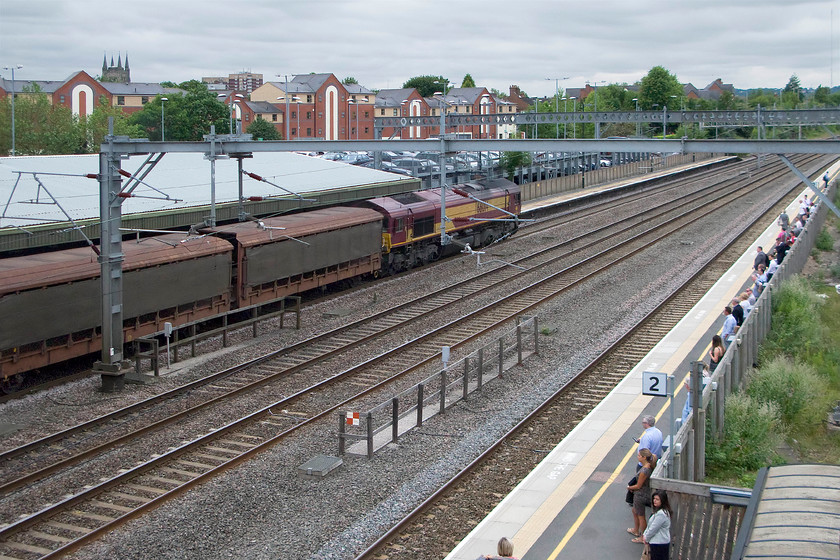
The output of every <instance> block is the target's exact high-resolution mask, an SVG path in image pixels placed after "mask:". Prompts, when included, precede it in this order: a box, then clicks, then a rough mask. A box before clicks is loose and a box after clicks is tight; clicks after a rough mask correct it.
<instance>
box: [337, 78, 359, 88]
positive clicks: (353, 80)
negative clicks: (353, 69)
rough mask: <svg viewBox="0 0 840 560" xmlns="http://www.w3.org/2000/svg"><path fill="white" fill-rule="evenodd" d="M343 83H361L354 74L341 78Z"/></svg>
mask: <svg viewBox="0 0 840 560" xmlns="http://www.w3.org/2000/svg"><path fill="white" fill-rule="evenodd" d="M341 83H342V84H344V85H345V86H346V85H347V84H358V83H359V80H357V79H356V78H354V77H353V76H347V77H346V78H344V79H343V80H341Z"/></svg>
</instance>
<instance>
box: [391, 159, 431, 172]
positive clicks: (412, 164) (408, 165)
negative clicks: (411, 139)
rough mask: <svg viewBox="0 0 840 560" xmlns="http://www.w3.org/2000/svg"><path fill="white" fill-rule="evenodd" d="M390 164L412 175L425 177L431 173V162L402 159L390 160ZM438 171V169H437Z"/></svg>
mask: <svg viewBox="0 0 840 560" xmlns="http://www.w3.org/2000/svg"><path fill="white" fill-rule="evenodd" d="M391 163H392V164H394V165H396V166H397V167H400V168H402V169H407V170H408V171H410V172H411V174H412V175H414V176H417V175H427V174H429V173H431V172H433V167H432V162H430V161H429V160H427V159H417V158H411V157H402V158H397V159H392V160H391ZM438 169H439V168H438Z"/></svg>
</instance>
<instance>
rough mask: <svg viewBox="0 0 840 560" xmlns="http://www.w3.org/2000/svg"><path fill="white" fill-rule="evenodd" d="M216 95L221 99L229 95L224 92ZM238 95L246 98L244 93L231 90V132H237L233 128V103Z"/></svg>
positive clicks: (240, 97)
mask: <svg viewBox="0 0 840 560" xmlns="http://www.w3.org/2000/svg"><path fill="white" fill-rule="evenodd" d="M216 97H218V98H220V99H221V98H224V97H227V95H226V94H224V93H219V94H217V95H216ZM237 97H238V98H239V99H245V96H244V95H241V94H238V93H233V92H231V94H230V133H231V134H236V131H235V130H234V129H233V103H234V101H236V99H235V98H237Z"/></svg>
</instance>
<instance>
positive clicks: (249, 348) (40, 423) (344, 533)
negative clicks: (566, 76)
mask: <svg viewBox="0 0 840 560" xmlns="http://www.w3.org/2000/svg"><path fill="white" fill-rule="evenodd" d="M765 194H766V195H767V199H771V198H774V197H773V195H772V193H768V192H767V191H765ZM759 202H761V201H759V200H755V203H754V204H734V205H730V206H729V207H727V208H726V209H724V210H722V211H721V212H719V213H717V214H716V215H714V216H710V217H708V218H706V219H704V220H703V223H697V224H694V225H693V226H691V227H689V228H687V229H686V230H685V232H684V233H683V234H682V235H681V236H679V238H678V239H674V240H669V241H666V242H662V243H659V244H658V245H657V246H656V247H655V248H654V249H653V250H652V251H648V252H646V253H642V254H639V255H636V256H633V257H630V258H627V259H624V260H623V261H621V262H617V263H616V264H615V265H614V267H613V270H612V271H611V273H610V274H609V275H608V276H607V277H606V278H601V279H600V280H598V281H597V283H589V284H585V285H582V286H580V287H577V288H575V289H573V290H571V291H570V292H569V293H567V294H566V295H565V296H563V297H560V298H557V299H556V300H554V301H553V302H552V303H551V304H550V305H546V306H543V308H542V309H540V310H539V316H540V321H541V323H542V324H543V325H546V326H549V327H553V328H555V329H556V330H555V331H554V332H553V333H552V334H551V335H549V336H544V337H543V339H542V341H541V355H540V356H538V357H532V358H530V359H529V360H528V361H527V362H526V363H525V365H524V367H521V368H514V369H513V370H512V371H511V372H510V374H508V375H506V376H505V378H504V379H502V380H498V379H497V380H495V381H493V382H492V383H491V384H489V385H487V386H485V389H484V391H483V392H482V393H481V394H480V395H476V396H471V397H470V399H469V400H468V401H466V402H462V403H460V404H459V405H457V406H455V407H454V408H453V409H452V411H451V413H450V412H447V414H446V415H445V416H442V417H441V416H437V417H435V418H434V419H433V421H430V422H428V423H426V424H424V426H423V428H422V429H418V430H414V431H412V432H410V433H409V434H407V435H405V436H404V437H403V438H401V440H400V443H399V444H398V445H391V446H388V447H387V448H385V449H383V450H381V451H379V452H378V453H377V454H376V456H375V457H374V458H373V459H372V460H367V459H365V458H358V457H351V456H345V457H344V466H343V467H341V468H339V469H337V470H336V471H333V473H331V474H330V475H329V476H327V477H325V478H323V479H315V478H308V477H304V476H302V475H300V474H299V473H298V470H297V467H298V466H299V465H301V464H302V463H304V462H305V461H307V460H309V459H310V458H312V457H313V456H315V455H317V454H328V455H335V454H336V448H337V441H336V437H335V425H334V421H329V422H322V423H320V424H318V425H316V426H314V427H313V428H311V429H309V430H306V434H305V435H304V436H303V438H301V440H300V441H301V444H300V445H299V446H297V447H295V448H293V449H290V448H282V449H281V448H278V449H276V450H273V451H269V452H266V453H263V454H262V455H260V456H258V457H257V458H256V459H255V460H253V461H250V462H248V463H247V464H245V465H242V466H240V467H238V468H236V469H233V470H231V471H229V472H227V473H226V474H224V475H222V476H219V477H217V478H216V479H214V480H212V481H210V482H208V483H206V484H204V485H202V486H200V487H198V488H195V489H193V490H191V491H189V492H187V493H186V494H185V495H184V496H183V497H182V498H180V499H178V500H176V501H173V502H170V503H167V504H164V505H163V506H161V507H160V508H158V509H156V510H155V511H153V512H151V513H150V514H148V515H146V516H143V517H142V518H140V519H137V520H134V521H132V522H130V523H128V524H126V525H125V526H123V527H122V528H120V529H118V530H116V531H114V532H113V533H111V534H109V535H107V536H105V537H104V538H102V539H101V540H100V541H98V542H96V543H94V544H92V545H89V546H87V547H85V548H84V549H83V550H81V551H78V552H77V553H75V554H74V555H72V558H76V559H80V560H81V559H85V560H86V559H93V558H106V557H110V558H121V559H122V558H124V559H134V558H137V559H140V558H178V559H187V558H202V559H204V558H251V559H258V558H259V559H262V558H265V559H273V558H292V557H293V558H313V559H336V560H338V559H348V558H353V557H354V556H355V555H356V554H358V553H359V552H361V551H362V550H364V548H366V547H367V546H368V545H369V544H370V543H371V542H372V541H373V540H375V539H376V538H377V537H378V536H379V535H380V534H381V533H382V532H383V531H384V530H385V529H387V528H389V527H390V526H391V525H392V524H393V523H394V522H395V521H396V520H398V519H399V518H401V517H402V516H404V515H405V514H406V513H407V512H409V511H410V510H412V509H413V508H414V507H415V506H416V505H417V503H419V502H420V501H421V500H422V499H424V498H425V496H426V495H428V494H429V493H430V492H432V491H434V490H436V489H437V488H438V487H439V486H440V484H441V483H442V482H443V481H445V480H447V479H448V478H450V477H451V476H452V475H453V474H455V473H456V472H457V471H458V470H460V469H461V468H462V467H463V466H464V465H466V464H467V463H468V462H470V461H471V460H472V459H473V458H474V457H475V456H476V455H478V454H479V453H480V452H481V451H483V450H484V448H485V447H486V446H487V445H488V444H489V443H490V442H492V441H494V440H495V439H497V437H498V436H500V435H501V434H502V433H504V432H505V431H507V430H508V429H509V428H510V426H512V425H513V424H515V423H516V422H517V421H518V420H519V419H521V418H522V417H523V416H525V415H526V414H527V413H528V412H530V410H533V408H534V407H535V406H536V404H538V403H540V402H542V400H544V398H545V397H546V396H547V395H549V394H551V393H553V392H554V391H555V390H557V388H559V387H560V386H561V385H562V384H563V383H565V382H566V380H568V378H569V377H570V376H571V375H572V374H573V373H575V372H577V371H579V370H580V369H581V368H582V367H583V365H584V364H585V363H588V362H589V361H590V360H591V359H592V358H594V357H595V356H596V355H597V354H599V353H600V352H601V350H602V349H603V348H604V347H606V345H608V344H609V343H611V342H613V341H614V340H616V339H617V338H619V337H620V336H621V335H622V334H623V333H624V332H625V331H626V330H627V329H628V328H629V327H630V326H631V325H632V324H634V323H635V322H636V321H637V320H638V319H640V318H641V317H642V316H643V315H645V314H646V313H647V312H648V311H649V310H650V309H651V308H652V307H653V306H654V305H656V304H657V303H659V302H660V301H662V300H663V299H664V298H665V297H666V296H667V295H668V294H670V293H671V292H672V291H673V290H674V289H675V288H676V286H678V285H679V284H681V283H682V282H683V281H684V280H685V278H687V277H689V276H690V275H691V273H692V271H693V270H694V269H695V268H696V267H697V266H698V264H699V263H700V262H702V261H703V260H704V259H705V258H706V256H707V255H708V254H710V253H711V252H714V251H716V250H717V248H718V247H720V246H721V245H723V244H725V243H726V242H728V241H729V239H730V237H731V236H732V234H731V233H730V229H731V228H730V224H732V223H737V222H739V221H744V220H746V219H747V218H748V217H749V216H752V215H755V214H757V213H759V212H760V211H761V209H762V207H763V206H764V204H759ZM589 225H591V226H595V225H596V224H594V223H593V224H589ZM559 235H562V233H561V234H559ZM522 244H533V240H528V241H524V240H523V241H521V242H519V241H517V239H516V238H515V237H514V239H512V240H511V241H510V242H508V243H506V244H504V245H502V246H499V247H498V248H496V249H494V252H495V253H496V254H498V255H506V256H511V255H513V254H515V253H517V252H519V251H521V250H524V249H523V247H522V246H521V245H522ZM502 258H505V257H502ZM474 273H475V261H474V259H471V258H469V257H460V258H455V259H451V260H450V261H447V262H445V263H441V264H440V265H438V266H435V267H430V268H428V269H426V270H423V271H418V272H417V273H414V274H411V275H407V276H405V277H402V278H399V279H394V280H392V281H389V282H384V283H381V284H377V285H375V286H371V287H369V288H366V289H363V290H360V291H358V292H355V293H354V294H352V295H351V296H348V297H344V298H338V299H336V300H335V301H333V302H330V303H328V304H324V305H322V306H316V307H313V308H310V309H308V310H307V311H306V312H305V316H304V318H303V325H304V328H303V329H301V331H292V330H283V331H276V332H271V333H270V334H268V335H265V336H263V337H261V338H259V339H257V340H256V341H251V340H248V341H247V342H245V343H243V344H242V345H241V346H240V347H238V348H235V349H228V351H225V352H221V351H220V352H217V353H215V354H209V355H206V356H204V357H202V358H200V359H195V360H188V361H185V362H182V363H181V364H179V367H178V369H177V374H170V375H169V376H167V377H166V378H163V380H162V381H161V382H160V383H159V384H156V385H151V386H128V388H127V391H126V392H125V393H123V394H120V395H103V394H100V393H97V392H96V388H97V387H98V385H99V380H98V379H88V380H84V381H80V382H76V383H73V384H71V385H68V386H64V387H60V388H57V389H55V390H52V391H49V392H47V393H45V394H39V395H35V396H32V397H29V398H26V399H23V400H21V401H15V402H11V403H8V404H6V405H5V406H3V407H2V409H0V421H9V420H10V419H12V418H14V419H15V422H16V423H19V424H28V425H27V426H26V427H24V428H23V429H22V430H21V431H20V432H19V433H18V434H17V435H13V436H10V437H6V438H3V440H2V445H3V446H4V447H6V446H9V447H10V446H13V445H14V442H15V441H16V440H18V439H29V438H30V437H31V435H32V434H33V433H37V432H38V431H39V430H44V431H46V432H50V431H54V430H55V429H56V427H58V426H63V425H68V424H70V423H72V422H77V421H79V420H80V419H83V418H87V417H90V415H91V412H92V411H94V410H95V411H96V413H97V414H99V413H102V412H103V411H104V409H113V408H117V407H119V406H124V405H125V404H128V403H129V402H134V400H136V399H137V398H138V397H140V396H144V395H149V394H152V393H155V392H159V391H162V390H163V389H164V388H167V387H170V386H173V385H175V384H180V383H183V382H185V381H187V380H189V379H192V378H194V377H198V376H201V375H203V374H205V373H206V371H208V370H212V369H218V368H221V367H225V366H226V365H228V366H229V365H233V364H234V363H237V362H238V361H239V359H241V357H242V356H244V355H250V356H253V355H255V354H259V353H262V352H267V351H269V350H270V349H275V348H277V347H278V346H281V345H285V344H288V343H290V342H292V341H295V340H299V339H301V338H303V337H305V336H307V335H308V334H311V333H314V332H316V331H317V332H322V331H323V330H325V329H327V328H330V326H333V325H337V324H338V323H340V322H341V321H343V320H345V319H342V318H330V317H329V316H328V315H327V313H328V312H330V311H333V310H335V309H336V308H341V309H345V310H347V311H348V312H349V314H350V316H351V317H355V316H361V315H363V314H366V313H371V312H373V311H376V310H378V309H381V308H383V307H387V306H390V305H391V303H392V302H393V301H396V300H400V301H401V300H403V299H405V298H407V297H408V295H409V294H410V293H412V292H414V293H416V292H417V291H422V290H424V289H427V288H428V287H431V286H434V285H437V283H439V282H440V279H441V278H444V279H446V280H447V281H452V280H454V279H457V278H465V277H469V276H471V275H472V274H474ZM243 338H244V337H243ZM456 358H457V356H456ZM523 452H526V451H523ZM535 452H538V451H535ZM478 521H479V520H478V519H475V520H453V522H458V523H476V522H478Z"/></svg>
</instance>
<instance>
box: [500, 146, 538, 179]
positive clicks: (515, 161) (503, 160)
mask: <svg viewBox="0 0 840 560" xmlns="http://www.w3.org/2000/svg"><path fill="white" fill-rule="evenodd" d="M530 163H531V153H530V152H502V154H501V156H499V166H501V168H502V169H504V170H505V171H507V176H508V179H510V180H513V174H514V172H515V171H516V169H517V168H519V167H523V166H525V165H530Z"/></svg>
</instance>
